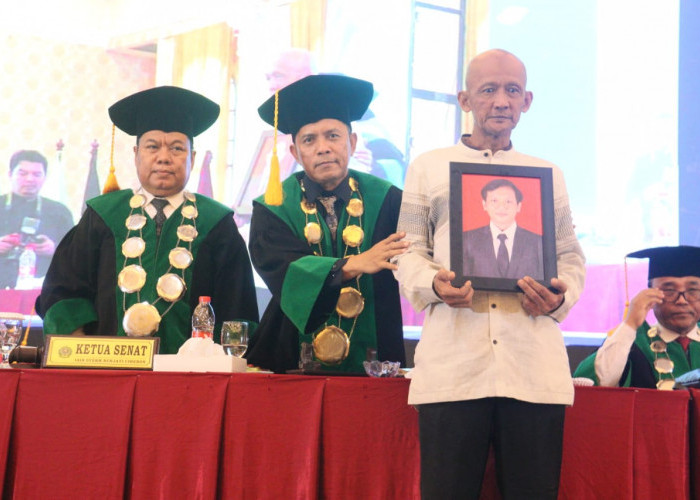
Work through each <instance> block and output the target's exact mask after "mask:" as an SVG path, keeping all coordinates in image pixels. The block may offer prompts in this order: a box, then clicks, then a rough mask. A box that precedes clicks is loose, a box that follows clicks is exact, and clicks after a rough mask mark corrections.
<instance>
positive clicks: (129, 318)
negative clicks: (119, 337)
mask: <svg viewBox="0 0 700 500" xmlns="http://www.w3.org/2000/svg"><path fill="white" fill-rule="evenodd" d="M159 324H160V314H159V313H158V309H156V308H155V307H153V306H152V305H151V304H149V303H148V302H141V303H139V304H134V305H133V306H131V307H130V308H129V309H127V310H126V312H125V313H124V321H122V326H123V327H124V331H125V332H126V334H127V335H128V336H129V337H148V336H149V335H151V334H152V333H155V332H156V330H158V325H159Z"/></svg>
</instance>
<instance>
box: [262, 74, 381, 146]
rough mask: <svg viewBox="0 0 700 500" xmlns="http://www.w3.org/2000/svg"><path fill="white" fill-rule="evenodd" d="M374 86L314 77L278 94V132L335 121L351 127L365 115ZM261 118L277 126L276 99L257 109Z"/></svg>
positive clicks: (339, 78) (344, 78) (334, 77)
mask: <svg viewBox="0 0 700 500" xmlns="http://www.w3.org/2000/svg"><path fill="white" fill-rule="evenodd" d="M373 96H374V86H373V85H372V84H371V83H370V82H368V81H365V80H359V79H357V78H351V77H349V76H343V75H311V76H307V77H305V78H302V79H301V80H297V81H296V82H294V83H292V84H290V85H287V86H286V87H284V88H283V89H281V90H280V91H279V109H278V116H277V122H278V123H277V129H278V130H279V131H280V132H282V133H284V134H293V135H296V133H297V132H298V131H299V129H300V128H301V127H303V126H304V125H308V124H309V123H316V122H317V121H319V120H324V119H327V118H333V119H335V120H340V121H341V122H343V123H346V124H348V125H350V122H353V121H355V120H359V119H360V118H362V115H364V114H365V111H367V108H368V107H369V103H370V101H371V100H372V97H373ZM258 114H259V115H260V118H262V119H263V120H265V122H267V123H269V124H270V125H272V126H273V127H274V126H275V96H274V95H273V96H272V97H270V98H269V99H268V100H267V101H265V102H264V103H263V104H262V106H260V107H259V108H258Z"/></svg>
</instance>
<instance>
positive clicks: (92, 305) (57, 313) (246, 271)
mask: <svg viewBox="0 0 700 500" xmlns="http://www.w3.org/2000/svg"><path fill="white" fill-rule="evenodd" d="M131 196H133V192H132V191H131V190H122V191H117V192H114V193H109V194H106V195H103V196H99V197H97V198H93V199H92V200H90V201H89V202H88V208H87V209H86V211H85V213H84V214H83V216H82V218H81V220H80V222H79V223H78V225H77V226H75V227H74V228H73V229H72V230H71V231H70V232H69V233H68V234H67V235H66V237H65V238H64V239H63V241H61V243H60V244H59V246H58V248H57V249H56V253H55V256H54V258H53V261H52V263H51V266H50V267H49V270H48V272H47V274H46V279H45V280H44V286H43V288H42V292H41V295H40V296H39V298H38V299H37V312H38V313H39V315H41V316H42V317H43V319H44V333H45V334H69V333H71V332H72V331H74V330H76V329H77V328H79V327H80V326H83V328H84V330H85V332H86V333H88V334H95V335H124V334H125V333H124V328H123V325H122V321H123V317H124V312H125V311H126V310H127V309H128V307H129V306H130V305H132V304H134V303H136V302H137V301H140V302H143V301H147V302H149V303H150V304H154V305H155V307H156V308H157V309H158V311H159V313H160V314H161V317H162V320H161V323H160V325H159V328H158V331H157V333H156V334H155V335H156V336H157V337H159V338H160V339H161V340H160V353H161V354H171V353H175V352H177V350H178V349H179V347H180V346H181V345H182V343H183V342H184V341H185V340H187V339H188V338H189V337H190V334H191V317H192V311H193V310H194V307H195V306H196V305H197V303H198V299H199V297H200V296H203V295H206V296H210V297H211V303H212V307H213V308H214V313H215V316H216V323H217V328H216V333H215V340H217V335H218V331H219V328H220V325H221V322H222V321H226V320H233V319H241V320H247V321H251V322H253V326H255V325H256V324H257V321H258V309H257V301H256V295H255V285H254V283H253V275H252V268H251V265H250V260H249V258H248V253H247V251H246V248H245V242H244V241H243V239H242V238H241V236H240V234H239V233H238V229H237V227H236V224H235V222H234V221H233V212H232V211H231V210H230V209H229V208H227V207H225V206H223V205H221V204H220V203H218V202H216V201H214V200H211V199H209V198H207V197H204V196H201V195H196V204H197V210H198V213H199V215H198V217H197V218H196V221H195V222H196V227H197V231H198V233H199V235H198V236H197V238H196V239H195V240H194V241H193V242H192V246H191V250H190V251H191V253H192V255H193V257H194V261H193V262H192V264H191V265H190V266H189V267H188V268H187V269H185V270H184V279H185V284H186V291H185V294H184V296H183V297H182V298H181V299H180V300H179V301H177V302H174V303H170V302H167V301H164V300H159V301H157V302H156V299H157V298H158V296H157V292H156V287H155V284H156V281H157V280H158V278H159V277H160V276H162V275H163V274H164V273H166V272H167V270H168V268H169V267H170V263H169V260H168V256H169V253H170V250H171V249H172V248H173V247H175V246H176V244H177V240H178V237H177V234H176V231H177V228H178V226H179V225H180V224H181V221H182V218H181V216H180V213H179V211H176V212H175V213H173V215H171V216H170V217H169V218H168V219H167V220H166V221H165V223H164V225H163V228H162V232H161V236H160V238H159V239H158V238H156V233H155V223H154V222H153V220H152V219H151V218H150V217H148V216H147V217H146V225H145V226H144V227H143V229H142V230H141V237H142V238H143V239H144V240H145V242H146V250H145V251H144V253H143V255H142V256H141V265H142V267H143V268H144V269H145V270H146V273H147V278H146V284H145V285H144V286H143V288H142V289H141V291H140V293H139V294H137V293H124V292H122V291H121V290H120V289H119V288H118V287H117V275H118V273H119V272H120V271H121V270H122V269H123V267H124V265H125V258H124V256H123V255H122V250H121V246H122V243H123V242H124V240H125V239H126V238H127V233H128V229H127V228H126V226H125V220H126V218H127V216H128V215H129V213H130V210H131V209H130V207H129V199H130V198H131ZM138 232H139V231H131V234H129V235H128V236H130V237H131V236H137V235H138ZM134 263H138V259H129V260H128V261H127V262H126V264H134ZM175 271H176V274H178V275H180V274H181V273H180V272H179V271H178V270H175ZM171 272H173V271H171ZM171 306H172V307H171ZM166 311H167V312H166Z"/></svg>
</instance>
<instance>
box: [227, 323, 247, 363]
mask: <svg viewBox="0 0 700 500" xmlns="http://www.w3.org/2000/svg"><path fill="white" fill-rule="evenodd" d="M221 345H222V346H223V348H224V352H225V353H226V354H228V355H230V356H236V357H238V358H241V357H243V355H244V354H245V351H246V349H248V322H247V321H224V324H223V325H222V326H221Z"/></svg>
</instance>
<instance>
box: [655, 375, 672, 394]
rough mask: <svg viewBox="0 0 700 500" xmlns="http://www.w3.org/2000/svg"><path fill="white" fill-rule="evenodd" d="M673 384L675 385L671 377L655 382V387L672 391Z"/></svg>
mask: <svg viewBox="0 0 700 500" xmlns="http://www.w3.org/2000/svg"><path fill="white" fill-rule="evenodd" d="M675 386H676V381H675V380H673V379H671V378H666V379H663V380H659V381H658V382H657V383H656V388H657V389H658V390H660V391H672V390H673V388H674V387H675Z"/></svg>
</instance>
